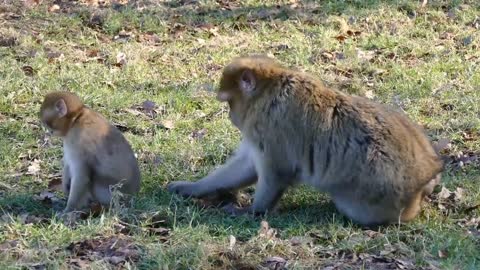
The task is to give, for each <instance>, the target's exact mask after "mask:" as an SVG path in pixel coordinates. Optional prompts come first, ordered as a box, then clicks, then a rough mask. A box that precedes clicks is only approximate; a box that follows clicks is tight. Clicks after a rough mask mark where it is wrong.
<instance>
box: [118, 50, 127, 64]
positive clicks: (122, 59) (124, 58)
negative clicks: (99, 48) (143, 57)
mask: <svg viewBox="0 0 480 270" xmlns="http://www.w3.org/2000/svg"><path fill="white" fill-rule="evenodd" d="M126 64H127V55H126V54H124V53H123V52H119V53H118V54H117V62H116V63H115V66H117V67H123V66H125V65H126Z"/></svg>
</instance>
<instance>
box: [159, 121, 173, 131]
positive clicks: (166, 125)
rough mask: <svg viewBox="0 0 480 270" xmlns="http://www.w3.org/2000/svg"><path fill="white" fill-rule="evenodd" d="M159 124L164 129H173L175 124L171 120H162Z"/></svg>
mask: <svg viewBox="0 0 480 270" xmlns="http://www.w3.org/2000/svg"><path fill="white" fill-rule="evenodd" d="M160 124H161V126H162V127H163V128H166V129H173V128H174V127H175V124H174V122H173V121H172V120H164V121H162V122H161V123H160Z"/></svg>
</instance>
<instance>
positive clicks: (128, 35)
mask: <svg viewBox="0 0 480 270" xmlns="http://www.w3.org/2000/svg"><path fill="white" fill-rule="evenodd" d="M133 38H135V35H134V34H133V33H132V32H127V31H125V30H122V31H120V32H118V35H116V36H114V37H113V40H114V41H120V42H127V41H129V40H131V39H133Z"/></svg>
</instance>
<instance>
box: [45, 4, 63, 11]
mask: <svg viewBox="0 0 480 270" xmlns="http://www.w3.org/2000/svg"><path fill="white" fill-rule="evenodd" d="M59 10H60V6H59V5H57V4H54V5H51V6H50V7H49V8H48V12H57V11H59Z"/></svg>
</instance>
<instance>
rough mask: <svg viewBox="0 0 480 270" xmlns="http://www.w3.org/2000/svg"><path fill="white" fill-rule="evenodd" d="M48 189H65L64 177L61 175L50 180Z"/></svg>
mask: <svg viewBox="0 0 480 270" xmlns="http://www.w3.org/2000/svg"><path fill="white" fill-rule="evenodd" d="M48 190H51V191H63V188H62V178H61V177H57V178H54V179H52V180H50V182H48Z"/></svg>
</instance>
